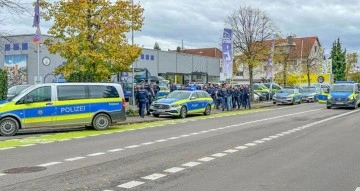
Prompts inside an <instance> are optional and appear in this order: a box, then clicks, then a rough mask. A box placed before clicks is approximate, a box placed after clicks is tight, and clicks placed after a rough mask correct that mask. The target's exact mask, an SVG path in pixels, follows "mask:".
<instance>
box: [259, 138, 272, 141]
mask: <svg viewBox="0 0 360 191" xmlns="http://www.w3.org/2000/svg"><path fill="white" fill-rule="evenodd" d="M261 140H263V141H270V140H273V139H272V138H268V137H267V138H263V139H261Z"/></svg>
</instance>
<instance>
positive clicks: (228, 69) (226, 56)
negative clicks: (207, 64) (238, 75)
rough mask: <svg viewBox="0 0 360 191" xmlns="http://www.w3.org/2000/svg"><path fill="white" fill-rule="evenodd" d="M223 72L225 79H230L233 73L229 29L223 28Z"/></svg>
mask: <svg viewBox="0 0 360 191" xmlns="http://www.w3.org/2000/svg"><path fill="white" fill-rule="evenodd" d="M222 54H223V73H224V76H225V77H226V79H231V78H232V74H233V43H232V31H231V29H224V33H223V39H222Z"/></svg>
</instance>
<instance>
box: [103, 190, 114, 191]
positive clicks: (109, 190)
mask: <svg viewBox="0 0 360 191" xmlns="http://www.w3.org/2000/svg"><path fill="white" fill-rule="evenodd" d="M103 191H114V190H103Z"/></svg>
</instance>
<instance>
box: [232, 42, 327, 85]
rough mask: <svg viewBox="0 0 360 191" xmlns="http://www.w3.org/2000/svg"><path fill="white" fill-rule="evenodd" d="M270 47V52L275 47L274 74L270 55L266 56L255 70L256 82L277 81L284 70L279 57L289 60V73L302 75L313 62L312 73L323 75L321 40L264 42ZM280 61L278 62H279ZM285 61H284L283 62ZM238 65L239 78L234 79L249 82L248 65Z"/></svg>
mask: <svg viewBox="0 0 360 191" xmlns="http://www.w3.org/2000/svg"><path fill="white" fill-rule="evenodd" d="M264 43H265V45H266V46H268V49H269V50H272V46H273V45H274V47H273V50H274V51H273V54H272V55H273V67H272V72H271V69H270V68H269V62H268V61H269V58H270V57H271V56H269V55H271V53H270V52H269V55H266V56H265V58H264V60H262V61H261V64H260V65H259V66H258V67H256V68H254V78H253V79H254V81H255V82H261V81H264V80H268V79H270V78H272V79H275V75H276V74H277V73H278V72H280V71H282V70H283V67H282V65H281V64H279V63H276V62H280V61H279V59H276V57H277V56H278V55H283V59H287V60H286V61H287V62H288V63H289V64H288V73H293V74H300V73H303V72H304V70H305V68H304V65H306V64H309V62H311V66H312V67H313V69H312V72H314V73H322V72H323V71H322V66H323V64H322V62H323V60H322V56H323V51H322V47H321V43H320V41H319V38H318V37H316V36H314V37H301V38H300V37H299V38H293V37H291V36H290V37H288V38H287V39H277V40H269V41H265V42H264ZM284 57H285V58H284ZM277 60H278V61H277ZM283 61H284V60H283ZM235 64H238V72H237V74H238V75H237V76H235V77H234V81H249V70H248V66H247V64H246V63H235Z"/></svg>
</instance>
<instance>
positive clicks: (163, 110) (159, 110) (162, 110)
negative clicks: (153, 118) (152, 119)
mask: <svg viewBox="0 0 360 191" xmlns="http://www.w3.org/2000/svg"><path fill="white" fill-rule="evenodd" d="M156 112H165V109H157V110H156Z"/></svg>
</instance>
